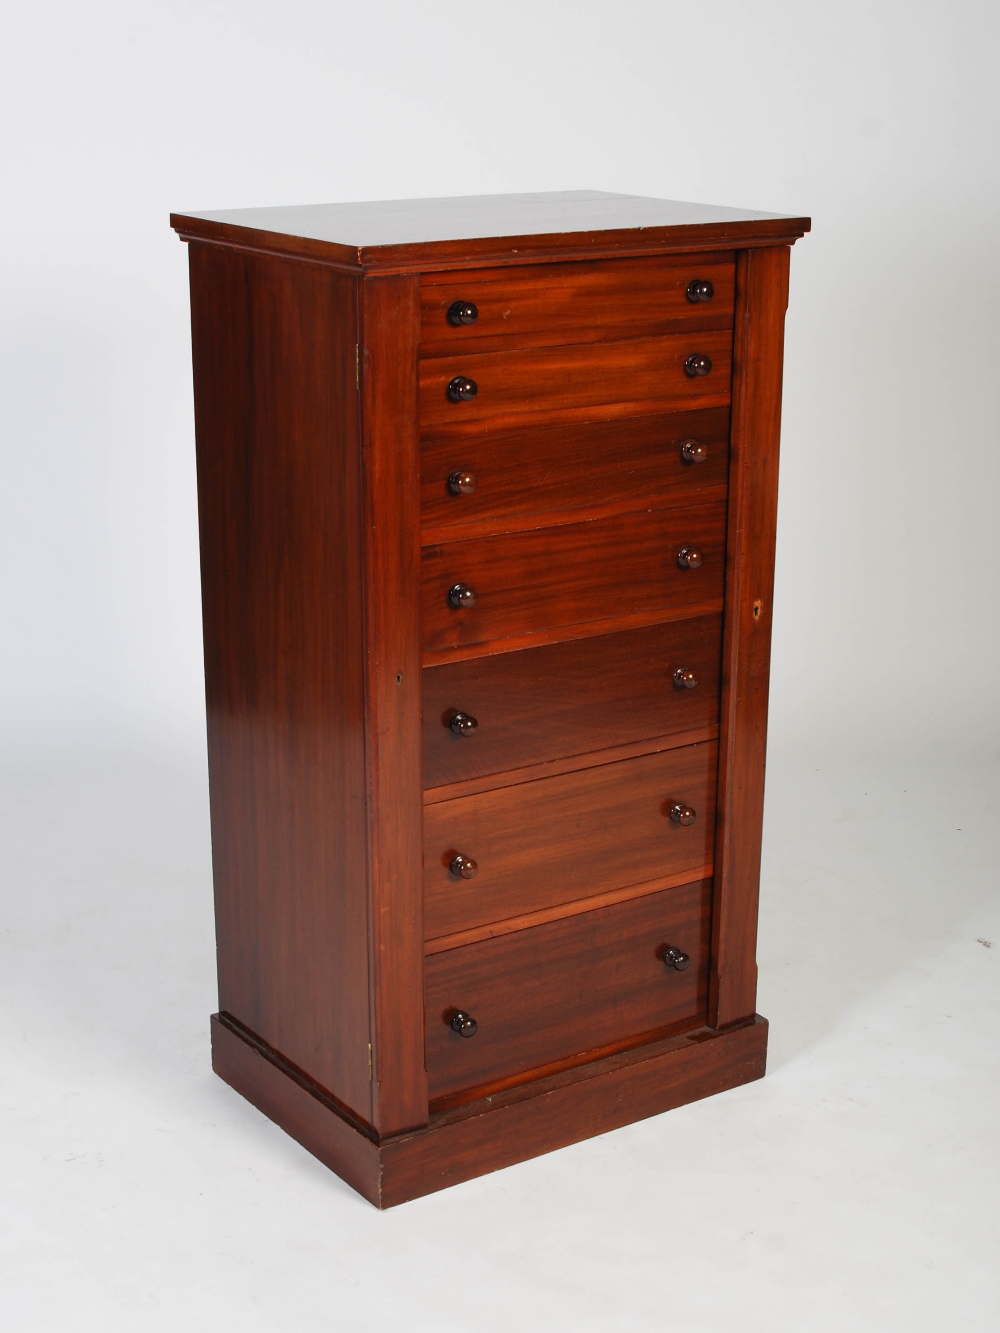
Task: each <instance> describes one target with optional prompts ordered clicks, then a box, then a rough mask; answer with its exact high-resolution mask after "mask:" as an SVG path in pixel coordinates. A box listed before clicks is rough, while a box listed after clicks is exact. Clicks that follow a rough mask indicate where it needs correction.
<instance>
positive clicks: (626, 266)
mask: <svg viewBox="0 0 1000 1333" xmlns="http://www.w3.org/2000/svg"><path fill="white" fill-rule="evenodd" d="M697 278H704V279H706V280H707V281H709V282H710V283H711V284H712V287H713V288H714V291H713V294H712V297H711V298H710V299H709V300H708V301H704V302H701V301H691V300H690V299H689V298H688V295H687V288H688V286H689V284H690V283H691V282H692V280H694V279H697ZM735 278H736V262H735V255H734V254H733V253H732V252H731V251H730V252H727V253H725V254H721V255H713V254H709V255H690V256H689V255H683V256H678V257H674V256H667V257H662V258H660V257H654V258H650V259H613V260H603V261H600V262H598V263H594V264H560V265H559V267H558V269H557V270H555V271H553V270H552V268H549V267H546V268H539V267H538V266H537V265H527V266H525V267H524V268H518V269H503V270H502V271H500V272H484V271H483V270H482V269H479V270H472V271H471V272H467V273H447V274H433V275H429V276H428V277H426V278H424V279H423V281H422V282H421V284H420V343H421V349H420V350H421V353H422V354H423V355H424V356H427V355H429V354H432V353H433V354H434V355H440V354H441V353H446V352H466V351H470V350H472V349H473V348H475V349H476V350H477V351H489V350H493V349H495V348H500V347H545V346H547V345H551V346H555V345H558V344H559V343H578V342H606V341H608V340H609V339H612V338H637V337H640V336H652V335H656V334H662V333H677V332H680V331H681V330H682V329H684V328H689V329H699V330H700V329H726V328H731V327H732V322H733V292H734V287H735ZM455 302H463V303H470V304H471V305H472V306H473V307H474V309H475V318H474V319H473V320H472V322H471V323H463V324H455V323H453V322H451V321H450V320H449V318H448V311H449V310H450V309H451V307H452V306H453V305H454V303H455Z"/></svg>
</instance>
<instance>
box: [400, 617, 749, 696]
mask: <svg viewBox="0 0 1000 1333" xmlns="http://www.w3.org/2000/svg"><path fill="white" fill-rule="evenodd" d="M756 614H757V612H756V611H755V612H754V615H756ZM402 683H403V677H402V676H401V675H400V673H399V672H398V671H397V672H396V684H397V685H402Z"/></svg>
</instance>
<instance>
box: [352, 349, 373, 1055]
mask: <svg viewBox="0 0 1000 1333" xmlns="http://www.w3.org/2000/svg"><path fill="white" fill-rule="evenodd" d="M354 383H355V385H356V387H357V388H359V389H360V388H361V344H360V343H355V344H354ZM369 1049H371V1048H370V1047H369Z"/></svg>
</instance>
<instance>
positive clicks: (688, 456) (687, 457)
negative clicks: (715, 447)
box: [681, 440, 708, 463]
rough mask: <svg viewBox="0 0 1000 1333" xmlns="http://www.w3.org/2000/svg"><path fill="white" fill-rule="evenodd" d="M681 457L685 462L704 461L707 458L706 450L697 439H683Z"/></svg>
mask: <svg viewBox="0 0 1000 1333" xmlns="http://www.w3.org/2000/svg"><path fill="white" fill-rule="evenodd" d="M681 458H683V460H684V462H685V463H704V462H706V461H707V460H708V450H707V449H706V448H705V446H704V445H703V444H699V443H698V441H697V440H685V441H684V443H683V444H682V445H681Z"/></svg>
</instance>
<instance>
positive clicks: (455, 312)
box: [448, 283, 711, 326]
mask: <svg viewBox="0 0 1000 1333" xmlns="http://www.w3.org/2000/svg"><path fill="white" fill-rule="evenodd" d="M709 286H711V283H709ZM688 290H689V291H690V288H688ZM698 299H699V300H705V301H707V300H708V297H707V296H706V297H699V298H698ZM478 318H479V310H478V308H477V307H476V306H474V305H473V304H472V302H471V301H452V303H451V305H450V306H449V307H448V323H449V324H455V325H456V326H459V325H462V324H475V322H476V320H477V319H478Z"/></svg>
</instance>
